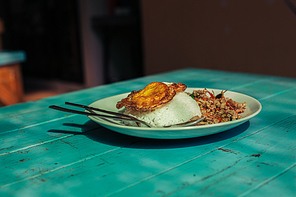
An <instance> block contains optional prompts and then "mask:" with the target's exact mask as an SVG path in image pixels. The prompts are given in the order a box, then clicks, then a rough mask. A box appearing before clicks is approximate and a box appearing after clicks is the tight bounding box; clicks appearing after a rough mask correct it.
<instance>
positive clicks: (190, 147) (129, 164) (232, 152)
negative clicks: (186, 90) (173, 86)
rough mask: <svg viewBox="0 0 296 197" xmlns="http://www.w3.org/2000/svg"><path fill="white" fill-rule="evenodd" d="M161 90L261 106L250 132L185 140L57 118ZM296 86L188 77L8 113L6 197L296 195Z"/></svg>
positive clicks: (233, 76) (207, 74)
mask: <svg viewBox="0 0 296 197" xmlns="http://www.w3.org/2000/svg"><path fill="white" fill-rule="evenodd" d="M153 81H169V82H181V83H185V84H186V85H187V86H188V87H206V88H217V89H228V90H231V91H235V92H240V93H243V94H246V95H250V96H252V97H254V98H256V99H258V100H259V101H260V103H261V104H262V106H263V108H262V111H261V112H260V113H259V114H258V115H257V116H255V117H254V118H252V119H251V120H249V121H247V122H246V123H244V124H242V125H240V126H238V127H235V128H233V129H230V130H227V131H225V132H221V133H218V134H214V135H209V136H204V137H197V138H190V139H175V140H159V139H146V138H138V137H132V136H128V135H123V134H119V133H116V132H113V131H111V130H108V129H105V128H103V127H101V126H100V125H99V124H97V123H96V122H94V121H92V120H90V119H88V117H85V116H81V115H75V114H69V113H65V112H60V111H56V110H53V109H49V108H48V106H49V105H62V104H63V103H64V102H65V101H72V102H76V103H82V104H90V103H92V102H94V101H96V100H99V99H102V98H105V97H109V96H113V95H117V94H120V93H125V92H130V91H131V90H138V89H142V88H143V87H144V86H145V85H147V84H148V83H150V82H153ZM295 89H296V79H292V78H282V77H274V76H264V75H255V74H243V73H233V72H223V71H213V70H202V69H183V70H177V71H172V72H168V73H163V74H158V75H153V76H147V77H143V78H138V79H133V80H129V81H124V82H119V83H114V84H110V85H102V86H99V87H95V88H90V89H85V90H82V91H77V92H72V93H67V94H62V95H59V96H54V97H49V98H46V99H42V100H39V101H36V102H29V103H23V104H17V105H12V106H8V107H3V108H0V130H1V132H0V162H1V165H0V172H1V173H0V177H1V178H0V196H30V197H31V196H121V197H122V196H295V194H296V126H295V125H296V91H295Z"/></svg>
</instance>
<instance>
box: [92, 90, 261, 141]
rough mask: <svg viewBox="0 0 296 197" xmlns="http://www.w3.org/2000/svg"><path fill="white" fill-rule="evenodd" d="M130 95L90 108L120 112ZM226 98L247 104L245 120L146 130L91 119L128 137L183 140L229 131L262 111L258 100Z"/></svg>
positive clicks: (237, 96)
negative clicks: (118, 105)
mask: <svg viewBox="0 0 296 197" xmlns="http://www.w3.org/2000/svg"><path fill="white" fill-rule="evenodd" d="M198 89H204V88H187V89H186V92H190V93H191V92H192V91H193V90H198ZM208 90H209V91H212V90H213V91H214V93H215V94H216V95H217V94H219V93H221V90H218V89H208ZM128 94H129V93H125V94H120V95H116V96H111V97H108V98H104V99H101V100H98V101H96V102H94V103H92V104H90V105H89V106H90V107H97V108H101V109H106V110H109V111H114V112H120V111H122V110H118V109H117V108H116V103H117V102H118V101H120V100H121V99H122V98H125V97H126V96H127V95H128ZM225 97H229V98H232V99H233V100H235V101H237V102H246V103H247V107H246V110H245V112H244V113H243V114H241V115H242V117H243V118H241V119H238V120H234V121H230V122H223V123H218V124H211V125H200V126H190V127H174V128H146V127H133V126H124V125H120V124H116V121H113V122H111V121H108V120H103V119H100V118H98V117H96V116H89V118H90V119H91V120H93V121H95V122H97V123H99V124H100V125H101V126H103V127H105V128H108V129H110V130H112V131H116V132H118V133H122V134H126V135H131V136H136V137H143V138H154V139H183V138H193V137H201V136H206V135H211V134H215V133H219V132H223V131H226V130H229V129H231V128H234V127H236V126H239V125H241V124H243V123H244V122H246V121H248V120H249V119H251V118H253V117H254V116H256V115H257V114H258V113H259V112H260V111H261V109H262V106H261V104H260V102H259V101H258V100H256V99H255V98H253V97H250V96H247V95H244V94H241V93H237V92H232V91H227V92H226V93H225Z"/></svg>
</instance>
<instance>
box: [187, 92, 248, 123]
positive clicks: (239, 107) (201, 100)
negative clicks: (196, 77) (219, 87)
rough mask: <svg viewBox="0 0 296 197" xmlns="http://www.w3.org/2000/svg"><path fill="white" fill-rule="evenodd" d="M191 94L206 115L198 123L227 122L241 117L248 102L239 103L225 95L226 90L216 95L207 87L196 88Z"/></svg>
mask: <svg viewBox="0 0 296 197" xmlns="http://www.w3.org/2000/svg"><path fill="white" fill-rule="evenodd" d="M190 95H191V96H194V98H195V100H196V102H197V103H198V104H199V106H200V109H201V113H202V117H204V116H205V117H206V118H205V119H204V120H203V121H202V122H200V123H198V125H206V124H215V123H219V122H227V121H232V120H237V119H240V118H241V117H242V116H241V115H240V113H243V112H244V111H245V109H246V105H247V103H246V102H244V103H238V102H236V101H234V100H232V99H230V98H226V97H224V92H223V91H222V92H221V95H219V96H215V95H214V93H212V92H209V91H208V90H207V89H203V90H194V91H193V93H192V94H190Z"/></svg>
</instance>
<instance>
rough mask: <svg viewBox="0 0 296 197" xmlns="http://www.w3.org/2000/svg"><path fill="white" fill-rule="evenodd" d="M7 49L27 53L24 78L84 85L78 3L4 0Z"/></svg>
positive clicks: (0, 7) (0, 10) (0, 2)
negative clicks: (56, 80)
mask: <svg viewBox="0 0 296 197" xmlns="http://www.w3.org/2000/svg"><path fill="white" fill-rule="evenodd" d="M0 17H1V18H3V20H4V23H5V33H4V35H3V49H5V50H24V51H25V52H26V55H27V61H26V62H25V63H23V66H22V72H23V75H24V77H26V76H30V77H38V78H48V79H59V80H68V81H75V82H83V73H82V72H83V69H82V65H81V57H80V49H79V26H78V24H79V23H78V11H77V2H76V0H62V1H61V0H42V1H40V0H18V1H16V0H0Z"/></svg>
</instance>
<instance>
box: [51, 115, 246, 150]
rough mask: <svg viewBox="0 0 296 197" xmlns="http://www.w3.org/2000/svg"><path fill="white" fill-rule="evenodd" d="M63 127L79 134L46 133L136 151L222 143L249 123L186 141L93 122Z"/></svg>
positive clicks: (242, 130) (66, 131) (66, 132)
mask: <svg viewBox="0 0 296 197" xmlns="http://www.w3.org/2000/svg"><path fill="white" fill-rule="evenodd" d="M64 126H67V127H79V128H80V129H81V132H77V131H76V132H75V129H73V131H71V130H69V129H67V130H50V131H48V132H54V133H64V134H75V135H84V136H86V137H88V138H89V139H91V140H94V141H97V142H100V143H104V144H108V145H112V146H119V147H125V148H138V149H164V148H165V149H167V148H181V147H190V146H200V145H204V144H210V143H215V142H218V141H223V140H226V139H229V138H233V137H235V136H237V135H239V134H241V133H243V132H244V131H245V130H247V129H248V128H249V126H250V122H249V121H247V122H246V123H244V124H242V125H240V126H237V127H235V128H233V129H229V130H227V131H224V132H221V133H217V134H212V135H208V136H203V137H196V138H187V139H147V138H139V137H133V136H128V135H124V134H120V133H117V132H114V131H111V130H109V129H106V128H103V127H101V126H100V125H98V124H97V123H95V122H93V121H91V120H90V121H88V122H86V123H85V124H84V125H78V124H71V123H64Z"/></svg>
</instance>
